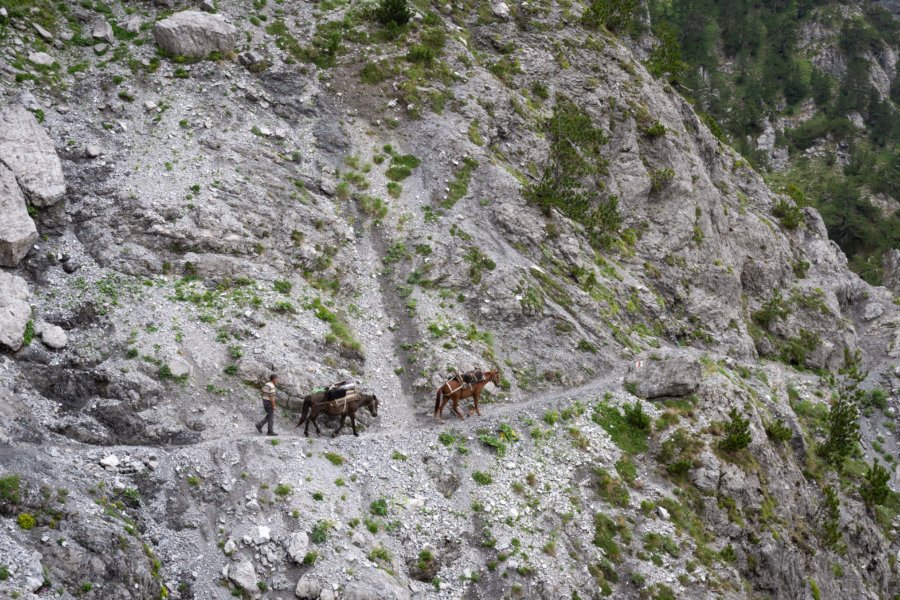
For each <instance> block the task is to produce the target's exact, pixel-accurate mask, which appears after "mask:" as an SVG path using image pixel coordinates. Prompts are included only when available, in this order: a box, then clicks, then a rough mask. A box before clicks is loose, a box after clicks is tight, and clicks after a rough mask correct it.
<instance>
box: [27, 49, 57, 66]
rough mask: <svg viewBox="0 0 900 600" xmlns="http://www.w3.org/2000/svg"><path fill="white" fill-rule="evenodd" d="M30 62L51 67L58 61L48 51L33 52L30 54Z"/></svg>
mask: <svg viewBox="0 0 900 600" xmlns="http://www.w3.org/2000/svg"><path fill="white" fill-rule="evenodd" d="M28 62H30V63H31V64H33V65H37V66H39V67H50V66H52V65H53V63H55V62H56V59H55V58H53V57H52V56H50V55H49V54H47V53H46V52H32V53H31V54H29V55H28Z"/></svg>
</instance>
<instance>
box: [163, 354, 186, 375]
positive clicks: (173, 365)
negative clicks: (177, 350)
mask: <svg viewBox="0 0 900 600" xmlns="http://www.w3.org/2000/svg"><path fill="white" fill-rule="evenodd" d="M166 365H167V366H168V367H169V372H170V373H171V374H172V377H175V378H176V379H177V378H179V377H187V376H188V375H190V374H191V364H190V363H189V362H188V361H186V360H184V359H183V358H172V359H170V360H169V362H168V363H166Z"/></svg>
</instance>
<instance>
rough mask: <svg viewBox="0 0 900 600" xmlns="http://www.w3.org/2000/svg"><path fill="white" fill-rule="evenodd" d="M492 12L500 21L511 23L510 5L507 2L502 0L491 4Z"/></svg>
mask: <svg viewBox="0 0 900 600" xmlns="http://www.w3.org/2000/svg"><path fill="white" fill-rule="evenodd" d="M491 12H492V13H494V16H495V17H497V18H498V19H503V20H504V21H509V5H508V4H507V3H506V2H503V1H502V0H501V1H500V2H495V3H494V4H491Z"/></svg>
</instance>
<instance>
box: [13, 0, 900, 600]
mask: <svg viewBox="0 0 900 600" xmlns="http://www.w3.org/2000/svg"><path fill="white" fill-rule="evenodd" d="M188 8H204V10H205V11H206V12H199V11H196V10H195V11H191V12H176V14H174V15H172V14H171V13H172V12H173V11H180V10H181V9H188ZM581 10H582V8H581V7H577V6H563V5H556V4H546V5H545V4H540V3H538V4H533V3H523V4H521V5H516V6H509V5H506V4H504V3H495V4H493V5H488V4H484V5H475V4H456V5H446V6H442V7H436V9H435V11H436V12H432V11H431V10H420V9H417V12H416V13H415V14H414V16H413V19H412V21H411V23H410V24H409V25H408V26H406V27H404V28H400V29H391V28H387V29H386V28H385V27H382V26H381V25H379V24H378V22H377V19H375V18H373V17H372V16H371V13H372V9H371V7H367V6H364V5H357V4H347V3H343V2H336V3H321V4H295V3H279V2H272V3H267V2H266V1H265V0H262V1H256V2H254V3H253V10H252V11H250V12H247V11H248V8H247V6H245V5H244V4H243V3H233V2H226V1H220V2H218V3H217V5H216V4H213V3H205V4H204V6H203V7H191V6H188V5H186V4H184V5H181V4H179V5H178V6H174V5H170V3H165V2H156V3H146V2H122V3H110V4H109V5H107V4H102V5H101V4H99V3H97V4H91V3H86V4H81V5H77V6H75V5H73V6H62V5H60V6H56V5H53V4H51V3H49V2H47V3H37V4H36V5H34V6H31V5H29V4H28V3H18V2H13V3H12V4H11V5H10V6H9V8H7V9H6V12H5V13H0V44H2V46H3V48H2V63H0V64H2V67H0V71H2V73H3V77H4V79H3V83H2V86H0V103H2V108H0V124H3V128H2V129H0V181H3V182H4V183H3V186H2V187H0V191H2V193H3V196H2V197H0V208H2V210H3V215H2V222H0V238H2V240H0V241H2V243H0V258H2V259H3V261H4V262H3V265H4V267H5V268H4V269H3V270H2V271H0V344H2V346H3V347H4V349H5V354H4V355H3V357H2V358H0V360H2V362H0V372H2V374H3V376H2V378H0V399H2V402H0V410H2V411H3V415H4V417H5V418H4V419H3V420H2V421H0V423H2V425H0V434H2V435H0V437H2V440H3V444H4V445H3V446H2V447H0V453H2V454H0V455H2V460H0V466H2V470H3V473H2V474H3V476H4V477H3V479H2V480H0V514H2V515H3V518H2V519H0V525H2V527H0V567H2V568H4V569H5V570H4V571H0V573H6V576H5V577H0V590H3V591H4V592H6V593H9V594H13V593H17V594H19V597H30V595H32V594H33V595H42V594H45V593H50V592H51V591H52V592H54V593H59V594H60V595H61V596H62V597H74V596H78V597H89V598H90V597H94V598H157V597H171V598H218V597H223V598H224V597H228V596H230V595H243V596H245V597H268V598H288V597H300V598H323V599H328V598H336V597H340V598H359V599H361V598H410V597H416V598H426V597H445V598H461V597H470V598H499V597H535V598H538V597H540V598H560V597H572V598H575V597H579V598H589V597H595V596H604V595H615V596H616V597H635V598H637V597H652V598H670V597H683V598H713V597H716V598H719V597H728V598H744V597H748V596H751V597H771V598H788V597H790V598H804V597H816V598H818V597H822V598H841V597H866V598H868V597H871V598H884V597H893V596H894V595H896V594H897V593H898V592H900V578H898V571H897V566H896V558H897V555H898V549H900V548H898V545H897V544H898V542H897V529H898V523H897V520H896V511H897V497H896V495H891V496H890V497H889V499H888V500H886V501H885V502H883V503H882V504H884V505H883V506H875V507H866V506H865V505H864V503H863V502H862V501H861V499H860V496H859V493H858V492H857V487H858V485H857V484H858V480H859V478H860V477H861V475H862V472H863V471H864V470H865V463H867V462H870V461H871V459H872V458H873V457H875V456H880V457H881V458H882V460H887V461H888V462H889V464H890V468H891V469H894V468H895V466H896V465H895V461H894V458H893V457H895V456H896V454H897V441H896V435H895V427H896V407H897V400H898V398H897V393H898V385H900V384H898V377H900V373H898V371H897V359H898V356H900V354H898V353H900V330H898V323H900V318H898V306H897V301H896V297H895V296H893V295H892V294H891V293H890V292H889V291H887V290H886V289H884V288H874V287H871V286H869V285H867V284H866V283H865V282H863V281H862V280H861V279H859V278H858V277H857V276H856V275H854V274H853V273H851V272H850V271H849V270H848V269H847V265H846V259H845V257H844V255H843V254H842V253H841V251H840V249H839V248H838V247H837V246H836V245H835V244H834V243H833V242H831V241H829V239H828V237H827V232H826V230H825V227H824V225H823V223H822V219H821V217H820V216H819V214H818V213H817V212H816V211H815V210H813V209H810V208H805V209H798V208H797V207H796V206H795V205H794V204H793V202H792V201H791V200H790V199H788V198H786V197H783V196H779V195H778V194H775V193H773V192H772V191H771V190H770V189H769V188H768V187H766V185H765V182H764V181H763V180H762V178H761V177H760V176H759V175H758V174H757V173H756V172H755V171H753V170H752V169H751V168H750V167H749V166H748V164H747V163H746V162H745V161H744V160H742V159H741V157H740V156H739V155H737V154H736V153H735V152H734V151H733V150H731V149H730V148H728V147H727V146H725V145H723V144H722V143H721V142H720V141H719V140H718V139H717V138H716V137H714V136H713V135H712V134H711V133H710V132H709V131H708V129H707V128H706V125H705V124H704V123H703V121H702V120H701V119H700V118H698V116H697V115H696V114H695V113H694V111H693V109H692V108H691V106H690V105H689V104H688V103H687V102H686V101H685V100H684V99H682V98H681V97H680V96H679V95H678V94H677V93H676V92H675V91H674V90H673V89H671V88H670V87H668V86H667V85H664V84H661V83H660V82H658V81H656V80H654V79H653V77H652V76H651V75H650V74H649V73H648V72H647V71H646V70H645V69H644V67H643V65H642V64H641V63H640V62H639V61H637V60H636V59H635V57H634V56H633V55H632V54H631V52H630V51H629V50H628V49H627V48H626V47H625V46H624V45H622V44H621V43H620V42H619V41H618V40H617V39H616V38H615V37H613V36H612V35H610V34H607V33H601V32H596V31H594V32H587V31H585V30H584V29H582V28H581V27H580V26H579V25H577V24H575V23H576V21H577V18H576V16H573V15H577V14H578V13H579V12H580V11H581ZM212 11H215V12H216V14H215V15H214V16H213V15H212V14H211V12H212ZM156 44H160V45H161V46H162V48H163V49H164V50H165V51H164V52H160V51H159V50H158V48H157V45H156ZM36 54H44V55H46V56H47V58H49V59H50V60H51V61H52V62H50V63H49V64H47V60H46V59H45V58H44V57H43V56H32V55H36ZM178 54H183V55H190V56H194V57H204V58H202V59H198V58H184V57H183V56H178ZM573 165H574V166H573ZM542 185H543V186H545V187H541V186H542ZM547 186H549V187H550V188H553V190H554V194H544V195H541V193H542V192H541V190H542V189H543V190H546V189H549V188H548V187H547ZM553 186H555V187H553ZM562 189H565V190H568V191H569V192H572V190H574V192H572V193H571V194H569V195H564V194H561V193H559V192H560V190H562ZM576 192H577V193H576ZM541 198H543V199H545V200H546V202H544V203H543V204H542V202H541V200H540V199H541ZM560 198H562V200H560ZM548 199H549V200H548ZM578 207H581V208H578ZM598 209H599V210H598ZM35 231H36V232H37V234H38V235H39V236H40V237H39V238H36V237H35ZM857 350H860V351H861V356H862V359H863V364H864V366H865V367H866V368H867V369H868V371H869V376H868V379H867V380H866V383H865V387H866V388H867V389H873V390H875V389H877V390H879V391H880V390H883V393H873V394H871V395H869V396H866V397H867V398H877V400H872V401H871V402H870V405H869V406H867V407H866V411H865V412H864V416H863V417H862V423H861V427H862V433H863V439H862V443H861V445H860V451H859V453H858V454H857V455H856V456H855V458H854V459H853V461H852V465H851V468H849V469H848V471H849V473H847V474H845V475H843V476H842V477H838V476H837V475H835V474H834V473H833V472H831V471H828V470H827V469H825V468H824V467H823V466H822V464H821V461H819V460H818V458H817V454H816V447H817V446H818V444H819V442H820V441H821V439H822V438H823V435H824V429H825V426H826V419H825V415H826V414H827V411H828V408H827V407H828V399H829V398H830V397H831V394H832V392H833V390H834V387H833V386H834V385H835V376H836V373H837V371H838V369H839V368H840V367H842V366H843V365H844V363H845V360H846V357H847V356H850V355H852V354H853V353H854V352H855V351H857ZM473 363H479V364H482V365H488V364H492V365H496V366H498V367H499V368H500V369H501V371H502V375H503V378H502V381H501V385H500V386H498V387H492V386H488V388H487V389H488V390H489V391H488V392H487V393H486V394H485V397H483V398H482V402H483V404H482V407H481V408H482V416H480V417H479V416H473V417H472V418H470V419H467V420H465V421H461V422H457V421H449V422H446V423H445V424H442V425H441V424H437V423H436V422H434V421H433V420H432V418H431V413H432V411H433V402H434V389H435V387H436V386H437V385H438V384H440V383H441V381H442V378H443V377H445V376H446V374H447V373H448V371H449V370H450V369H451V368H454V367H462V368H468V367H469V366H470V365H472V364H473ZM272 371H275V372H277V373H279V375H280V379H281V392H280V395H279V403H280V408H279V416H278V423H277V427H276V429H278V430H279V431H280V432H281V433H282V435H281V436H280V437H279V438H277V439H272V440H270V439H268V438H263V437H258V436H257V435H256V433H255V432H254V431H253V429H252V422H253V421H254V420H256V419H257V418H258V417H259V416H260V414H259V413H260V410H259V400H258V396H259V395H258V391H257V387H258V386H259V385H260V383H261V382H262V381H263V380H264V378H265V377H266V376H267V374H268V373H270V372H272ZM348 377H352V378H355V379H357V380H360V381H361V382H362V384H363V386H364V387H365V388H367V389H368V390H369V391H371V392H374V393H375V394H377V396H378V397H379V398H380V400H381V402H380V407H379V413H378V417H377V418H372V417H371V416H370V415H369V414H368V413H367V412H365V411H363V413H362V414H363V416H362V417H361V420H362V421H363V425H364V428H365V429H364V431H363V432H362V433H361V434H360V436H359V437H358V438H354V437H352V436H349V435H342V436H339V437H337V438H335V439H331V438H327V437H325V436H323V437H322V438H316V437H315V436H313V437H312V438H310V439H309V440H306V439H304V438H302V437H300V436H299V434H298V433H295V432H297V431H299V430H296V429H294V428H293V427H292V422H294V421H295V420H296V419H297V415H295V414H293V411H296V410H297V409H299V407H300V404H301V402H302V396H304V395H305V394H307V393H308V392H309V390H310V389H311V388H313V387H315V386H317V385H322V384H326V383H329V382H331V381H337V380H339V379H344V378H348ZM639 397H640V398H642V399H643V400H641V399H639ZM635 402H637V403H639V405H640V406H642V407H643V408H642V410H643V412H644V413H645V414H646V416H645V417H640V416H639V415H638V416H635V413H634V409H633V408H631V410H625V409H626V408H627V407H634V406H635V404H634V403H635ZM733 408H735V409H738V411H739V412H740V414H742V415H745V416H746V418H747V419H748V420H749V431H750V433H751V440H750V442H749V445H748V446H747V447H746V448H744V449H739V450H737V451H734V452H731V451H724V450H722V448H721V446H720V441H721V439H722V438H723V436H724V435H725V429H726V428H725V426H724V423H725V422H726V421H728V420H729V416H728V415H729V412H730V411H731V409H733ZM620 410H625V412H624V413H623V412H620ZM629 414H631V415H632V416H631V417H627V415H629ZM452 418H453V419H456V417H455V416H454V417H452ZM775 423H779V424H780V425H781V427H782V428H784V429H782V430H781V432H782V433H781V434H780V435H778V434H773V433H772V431H777V430H778V428H777V427H776V428H774V429H773V424H775ZM328 425H329V426H333V425H336V423H331V422H329V423H328ZM346 431H347V430H346V429H345V432H346ZM785 431H786V432H787V433H784V432H785ZM779 440H781V441H779ZM270 441H271V443H269V442H270ZM276 442H277V443H276ZM892 482H893V483H896V475H894V474H893V473H892ZM829 486H830V487H829ZM826 488H829V489H831V488H834V489H837V490H838V499H839V508H838V509H837V513H836V515H835V513H834V511H832V512H831V513H829V512H828V510H827V509H826V508H823V507H825V506H826V504H827V503H826V495H825V492H824V491H823V490H825V489H826ZM823 515H831V516H830V517H827V518H826V516H823ZM829 527H830V529H829ZM835 528H836V530H837V534H834V530H835ZM835 535H836V536H837V537H835Z"/></svg>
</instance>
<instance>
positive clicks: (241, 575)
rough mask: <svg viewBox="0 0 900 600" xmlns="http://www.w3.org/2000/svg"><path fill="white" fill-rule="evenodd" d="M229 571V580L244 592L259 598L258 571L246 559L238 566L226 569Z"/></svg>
mask: <svg viewBox="0 0 900 600" xmlns="http://www.w3.org/2000/svg"><path fill="white" fill-rule="evenodd" d="M226 568H227V569H228V580H229V581H231V583H233V584H234V585H236V586H237V587H239V588H240V589H242V590H244V591H245V592H247V594H249V595H250V596H251V597H252V598H259V596H260V593H259V579H257V577H256V570H255V569H254V568H253V563H251V562H250V561H249V560H247V559H246V558H245V559H244V560H242V561H241V562H239V563H237V564H236V565H230V566H228V567H226Z"/></svg>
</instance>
